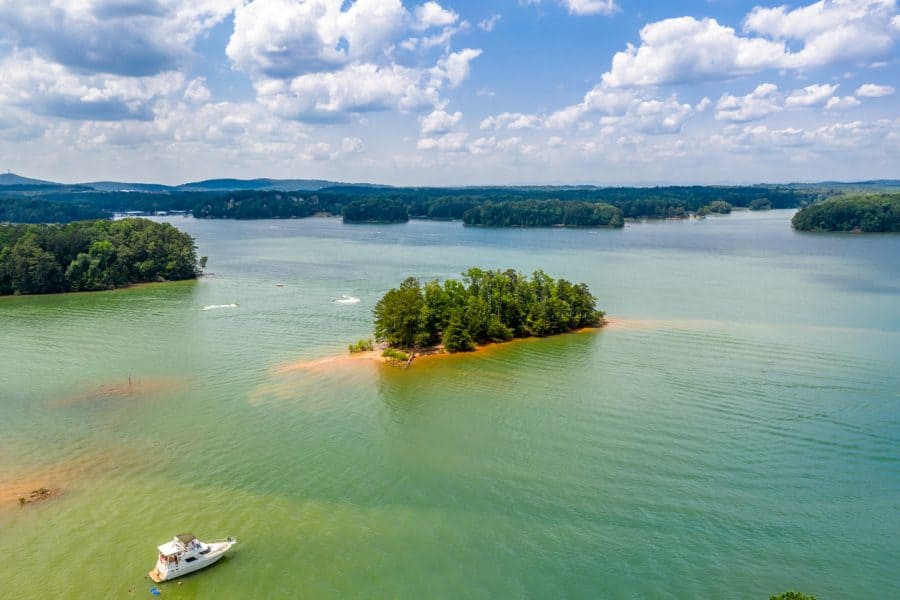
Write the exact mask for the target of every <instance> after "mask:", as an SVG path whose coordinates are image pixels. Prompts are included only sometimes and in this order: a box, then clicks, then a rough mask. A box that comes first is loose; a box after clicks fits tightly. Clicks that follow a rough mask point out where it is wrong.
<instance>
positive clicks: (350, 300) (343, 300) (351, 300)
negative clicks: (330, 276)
mask: <svg viewBox="0 0 900 600" xmlns="http://www.w3.org/2000/svg"><path fill="white" fill-rule="evenodd" d="M334 303H335V304H359V298H357V297H356V296H348V295H347V294H341V297H340V298H338V299H337V300H335V301H334Z"/></svg>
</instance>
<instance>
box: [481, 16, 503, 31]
mask: <svg viewBox="0 0 900 600" xmlns="http://www.w3.org/2000/svg"><path fill="white" fill-rule="evenodd" d="M500 19H501V16H500V15H491V16H490V17H488V18H487V19H484V20H482V21H478V29H481V30H482V31H493V30H494V28H495V27H496V26H497V23H498V22H499V21H500Z"/></svg>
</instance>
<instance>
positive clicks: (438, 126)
mask: <svg viewBox="0 0 900 600" xmlns="http://www.w3.org/2000/svg"><path fill="white" fill-rule="evenodd" d="M462 117H463V114H462V113H461V112H458V111H457V112H455V113H448V112H447V111H445V110H444V109H442V108H441V109H437V110H434V111H432V112H431V113H429V114H428V115H426V116H424V117H421V118H420V119H419V123H420V124H421V127H422V135H431V134H435V133H447V132H448V131H450V130H451V129H453V127H455V126H456V125H457V124H458V123H459V122H460V121H461V120H462Z"/></svg>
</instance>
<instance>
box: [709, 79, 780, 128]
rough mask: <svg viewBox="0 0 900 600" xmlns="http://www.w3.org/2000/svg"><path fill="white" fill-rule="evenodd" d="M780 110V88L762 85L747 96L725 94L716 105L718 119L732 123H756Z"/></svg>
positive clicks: (769, 84)
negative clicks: (757, 120) (755, 121)
mask: <svg viewBox="0 0 900 600" xmlns="http://www.w3.org/2000/svg"><path fill="white" fill-rule="evenodd" d="M780 110H781V94H779V93H778V86H777V85H775V84H772V83H761V84H760V85H758V86H756V89H754V90H753V91H752V92H750V93H749V94H747V95H746V96H733V95H731V94H723V95H722V97H721V98H719V101H718V102H717V103H716V119H717V120H719V121H732V122H744V121H754V120H756V119H761V118H763V117H765V116H766V115H768V114H771V113H773V112H778V111H780Z"/></svg>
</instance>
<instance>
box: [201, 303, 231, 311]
mask: <svg viewBox="0 0 900 600" xmlns="http://www.w3.org/2000/svg"><path fill="white" fill-rule="evenodd" d="M238 306H240V304H238V303H237V302H235V303H234V304H210V305H209V306H204V307H203V308H202V309H201V310H216V309H219V308H237V307H238Z"/></svg>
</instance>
